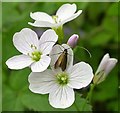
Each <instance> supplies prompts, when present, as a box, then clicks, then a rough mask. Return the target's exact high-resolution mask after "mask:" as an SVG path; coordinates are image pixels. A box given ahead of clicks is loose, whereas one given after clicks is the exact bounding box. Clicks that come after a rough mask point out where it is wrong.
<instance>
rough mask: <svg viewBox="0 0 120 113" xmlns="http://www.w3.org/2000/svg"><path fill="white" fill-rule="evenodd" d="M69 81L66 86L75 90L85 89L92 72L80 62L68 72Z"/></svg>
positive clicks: (85, 64)
mask: <svg viewBox="0 0 120 113" xmlns="http://www.w3.org/2000/svg"><path fill="white" fill-rule="evenodd" d="M68 73H69V75H70V81H69V84H68V86H70V87H71V88H75V89H80V88H83V87H86V86H87V85H89V84H90V82H91V81H92V79H93V71H92V68H91V66H90V65H89V64H87V63H85V62H80V63H77V64H75V65H74V66H73V67H72V68H70V69H69V70H68Z"/></svg>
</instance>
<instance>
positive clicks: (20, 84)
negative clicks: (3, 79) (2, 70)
mask: <svg viewBox="0 0 120 113" xmlns="http://www.w3.org/2000/svg"><path fill="white" fill-rule="evenodd" d="M29 74H30V69H28V68H27V69H23V70H18V71H12V72H11V75H10V78H9V85H10V87H11V88H12V89H14V90H16V91H20V90H23V89H24V88H25V87H28V76H29Z"/></svg>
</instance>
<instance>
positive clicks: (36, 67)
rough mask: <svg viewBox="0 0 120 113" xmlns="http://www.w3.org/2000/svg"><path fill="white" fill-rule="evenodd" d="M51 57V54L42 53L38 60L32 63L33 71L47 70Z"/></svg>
mask: <svg viewBox="0 0 120 113" xmlns="http://www.w3.org/2000/svg"><path fill="white" fill-rule="evenodd" d="M50 61H51V58H50V57H49V56H45V55H42V56H41V59H40V60H39V61H38V62H34V63H33V64H32V65H31V70H32V72H42V71H44V70H46V69H47V68H48V66H49V64H50Z"/></svg>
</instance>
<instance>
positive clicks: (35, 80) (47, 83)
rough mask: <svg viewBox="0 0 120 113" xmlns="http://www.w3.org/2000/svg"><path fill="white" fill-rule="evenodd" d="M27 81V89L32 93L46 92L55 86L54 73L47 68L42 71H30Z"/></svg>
mask: <svg viewBox="0 0 120 113" xmlns="http://www.w3.org/2000/svg"><path fill="white" fill-rule="evenodd" d="M28 81H29V83H30V85H29V89H30V90H31V91H32V92H34V93H39V94H47V93H50V92H52V90H53V88H56V87H57V86H56V84H55V77H54V73H53V72H52V71H51V70H49V69H47V70H45V71H44V72H37V73H36V72H31V73H30V75H29V78H28Z"/></svg>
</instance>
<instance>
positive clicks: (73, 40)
mask: <svg viewBox="0 0 120 113" xmlns="http://www.w3.org/2000/svg"><path fill="white" fill-rule="evenodd" d="M78 39H79V36H78V35H76V34H74V35H72V36H71V37H70V38H69V40H68V42H67V44H68V45H69V46H70V47H72V48H74V47H75V46H76V44H77V42H78Z"/></svg>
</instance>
